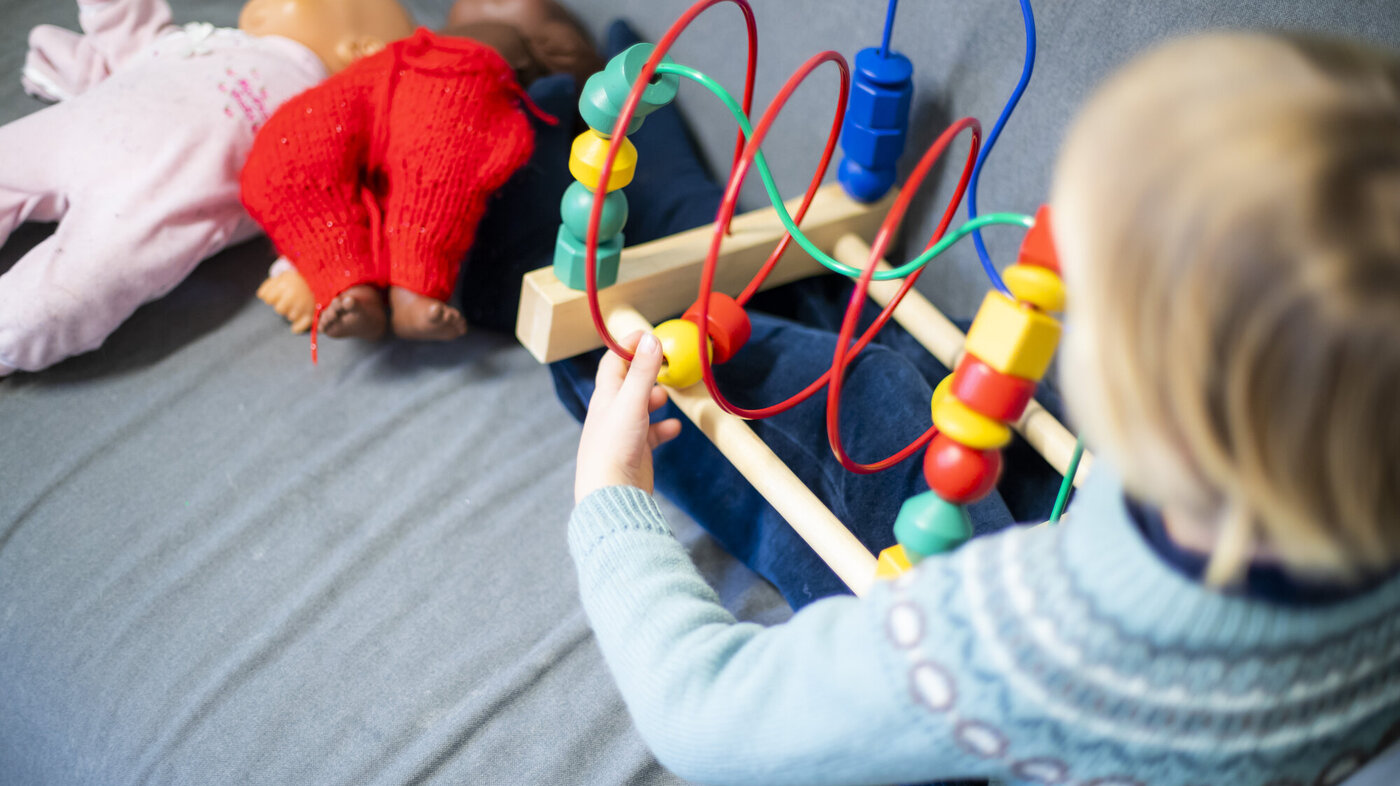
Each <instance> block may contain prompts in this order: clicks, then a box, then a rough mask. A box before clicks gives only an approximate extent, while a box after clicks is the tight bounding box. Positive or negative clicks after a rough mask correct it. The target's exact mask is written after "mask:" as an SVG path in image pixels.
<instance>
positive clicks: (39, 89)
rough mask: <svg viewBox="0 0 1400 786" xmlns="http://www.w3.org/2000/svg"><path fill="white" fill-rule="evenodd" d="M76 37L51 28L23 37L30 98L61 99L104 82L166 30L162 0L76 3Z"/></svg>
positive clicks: (24, 79)
mask: <svg viewBox="0 0 1400 786" xmlns="http://www.w3.org/2000/svg"><path fill="white" fill-rule="evenodd" d="M78 23H79V25H80V26H81V27H82V30H83V33H82V34H81V35H79V34H78V33H75V32H73V31H72V30H68V29H65V28H62V27H56V26H54V25H39V26H38V27H36V28H34V29H33V30H32V31H31V32H30V34H29V53H28V54H27V55H26V56H25V61H24V71H23V74H22V76H21V82H22V83H23V84H24V89H25V91H26V92H28V93H29V94H30V95H34V96H37V97H39V98H44V99H48V100H50V101H64V100H67V99H69V98H72V97H73V96H75V95H77V94H79V93H81V92H83V91H84V90H87V89H88V88H90V87H92V86H93V85H94V84H96V83H98V82H100V81H102V80H103V79H106V78H107V76H109V75H110V74H111V73H112V72H113V71H115V70H116V69H117V68H119V67H120V66H121V65H122V64H123V63H125V62H126V61H127V60H128V59H130V58H131V56H132V55H134V54H136V53H137V52H138V51H140V49H141V48H142V47H144V46H146V45H147V44H149V43H150V42H151V41H153V40H155V38H156V36H158V35H160V33H161V32H162V31H163V30H165V29H166V28H167V27H169V26H170V23H171V17H170V6H169V5H167V4H166V3H165V0H79V3H78Z"/></svg>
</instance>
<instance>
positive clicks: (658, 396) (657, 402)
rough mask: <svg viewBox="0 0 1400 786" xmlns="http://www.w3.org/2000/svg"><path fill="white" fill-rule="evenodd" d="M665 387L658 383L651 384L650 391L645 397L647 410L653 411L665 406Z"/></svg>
mask: <svg viewBox="0 0 1400 786" xmlns="http://www.w3.org/2000/svg"><path fill="white" fill-rule="evenodd" d="M666 398H667V396H666V388H663V387H661V386H660V385H654V386H652V389H651V393H650V394H649V395H648V397H647V412H655V411H656V410H658V409H661V408H662V407H664V406H666Z"/></svg>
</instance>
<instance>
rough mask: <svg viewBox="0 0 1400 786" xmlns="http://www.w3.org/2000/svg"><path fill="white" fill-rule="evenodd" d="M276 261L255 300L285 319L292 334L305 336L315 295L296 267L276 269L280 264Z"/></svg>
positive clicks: (312, 310) (314, 313) (314, 302)
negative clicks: (289, 325)
mask: <svg viewBox="0 0 1400 786" xmlns="http://www.w3.org/2000/svg"><path fill="white" fill-rule="evenodd" d="M277 262H278V264H276V265H273V269H272V270H270V271H268V276H267V280H266V281H264V282H262V285H261V286H259V287H258V299H259V300H261V301H262V302H264V303H266V304H268V305H269V306H272V308H273V309H274V310H276V311H277V313H278V314H281V315H282V316H283V317H285V318H286V320H287V321H288V322H290V323H291V325H292V332H293V333H305V332H306V331H308V330H310V329H311V321H312V320H313V319H314V318H315V316H316V296H315V295H313V294H311V287H309V286H307V285H306V279H304V278H302V277H301V274H300V273H298V272H297V270H296V268H294V267H292V266H291V265H286V266H285V267H280V269H279V266H281V265H283V264H284V263H283V261H282V260H280V259H279V260H277Z"/></svg>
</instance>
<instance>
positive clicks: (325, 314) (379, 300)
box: [320, 284, 388, 340]
mask: <svg viewBox="0 0 1400 786" xmlns="http://www.w3.org/2000/svg"><path fill="white" fill-rule="evenodd" d="M387 324H388V319H387V318H386V317H385V315H384V298H383V296H382V295H380V294H379V290H377V289H375V288H374V287H372V286H369V285H367V284H357V285H356V286H353V287H350V288H349V289H347V290H345V291H344V292H341V293H340V294H339V295H336V296H335V297H333V298H331V302H329V303H327V304H326V307H325V308H324V309H322V310H321V322H320V329H321V332H322V333H324V334H326V335H328V336H331V337H333V338H366V339H370V340H373V339H376V338H379V337H381V336H383V335H384V328H385V327H386V325H387Z"/></svg>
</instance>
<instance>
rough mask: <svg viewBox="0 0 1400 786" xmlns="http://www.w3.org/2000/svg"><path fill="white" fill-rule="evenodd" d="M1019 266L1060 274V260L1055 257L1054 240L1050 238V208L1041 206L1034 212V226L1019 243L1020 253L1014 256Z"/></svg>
mask: <svg viewBox="0 0 1400 786" xmlns="http://www.w3.org/2000/svg"><path fill="white" fill-rule="evenodd" d="M1016 263H1017V264H1019V265H1035V266H1036V267H1043V268H1048V269H1050V270H1053V271H1055V272H1056V273H1059V272H1060V258H1059V257H1057V256H1055V239H1054V238H1053V237H1051V236H1050V206H1049V205H1041V206H1040V209H1039V210H1037V211H1035V226H1033V227H1031V231H1029V232H1027V233H1026V238H1025V239H1024V240H1022V241H1021V252H1020V253H1019V254H1017V256H1016Z"/></svg>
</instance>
